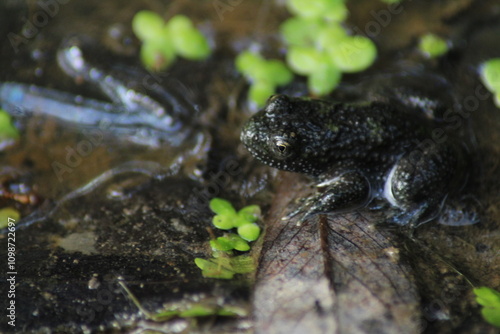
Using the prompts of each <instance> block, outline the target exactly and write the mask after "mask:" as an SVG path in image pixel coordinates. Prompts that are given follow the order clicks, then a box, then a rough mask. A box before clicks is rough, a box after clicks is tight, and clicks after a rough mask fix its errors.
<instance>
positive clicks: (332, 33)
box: [315, 22, 347, 50]
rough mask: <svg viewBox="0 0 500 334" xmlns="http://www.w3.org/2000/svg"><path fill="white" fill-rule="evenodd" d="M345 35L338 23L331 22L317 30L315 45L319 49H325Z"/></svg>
mask: <svg viewBox="0 0 500 334" xmlns="http://www.w3.org/2000/svg"><path fill="white" fill-rule="evenodd" d="M346 37H347V34H346V32H345V30H344V28H343V27H342V26H341V25H340V24H339V23H336V22H332V23H330V24H328V25H327V26H325V27H324V28H323V29H321V30H319V31H318V34H317V37H316V39H315V45H316V47H318V48H319V49H321V50H326V49H329V48H331V47H332V46H333V45H335V44H337V43H339V42H340V41H341V40H342V39H344V38H346Z"/></svg>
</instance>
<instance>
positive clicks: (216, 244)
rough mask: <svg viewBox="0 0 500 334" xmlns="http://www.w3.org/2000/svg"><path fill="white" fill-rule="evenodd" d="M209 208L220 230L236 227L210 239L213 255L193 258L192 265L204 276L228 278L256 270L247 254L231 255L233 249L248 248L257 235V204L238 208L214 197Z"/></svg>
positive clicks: (242, 250)
mask: <svg viewBox="0 0 500 334" xmlns="http://www.w3.org/2000/svg"><path fill="white" fill-rule="evenodd" d="M209 206H210V209H211V210H212V211H213V212H214V213H215V216H214V217H213V218H212V223H213V224H214V226H215V227H216V228H218V229H220V230H236V232H237V233H231V232H228V233H225V234H224V235H223V236H221V237H218V238H216V239H213V240H210V247H211V248H212V258H210V259H208V260H207V259H202V258H196V259H195V260H194V262H195V264H196V265H197V266H198V268H200V269H201V270H202V275H203V276H204V277H212V278H223V279H231V278H233V276H234V275H235V274H246V273H249V272H252V271H254V270H255V264H254V261H253V258H252V257H250V256H248V255H239V256H234V254H233V251H239V252H246V251H249V250H250V244H249V242H252V241H255V240H257V239H258V237H259V236H260V227H259V226H258V225H257V224H256V223H255V222H256V221H257V220H258V219H259V217H260V214H261V211H260V207H259V206H258V205H249V206H246V207H244V208H242V209H241V210H239V211H236V209H235V208H234V207H233V205H232V204H231V203H230V202H228V201H226V200H224V199H222V198H213V199H212V200H211V201H210V204H209Z"/></svg>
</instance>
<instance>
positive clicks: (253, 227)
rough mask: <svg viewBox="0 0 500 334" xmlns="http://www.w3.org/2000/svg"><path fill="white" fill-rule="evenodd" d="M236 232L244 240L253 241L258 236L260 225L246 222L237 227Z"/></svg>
mask: <svg viewBox="0 0 500 334" xmlns="http://www.w3.org/2000/svg"><path fill="white" fill-rule="evenodd" d="M238 234H239V235H240V237H242V238H243V239H245V240H246V241H254V240H257V239H258V238H259V235H260V227H259V226H258V225H257V224H246V225H242V226H240V227H238Z"/></svg>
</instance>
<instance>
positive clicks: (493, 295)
mask: <svg viewBox="0 0 500 334" xmlns="http://www.w3.org/2000/svg"><path fill="white" fill-rule="evenodd" d="M473 291H474V294H475V295H476V302H477V303H478V304H479V305H481V306H482V309H481V314H482V315H483V318H484V319H485V320H486V321H487V322H489V323H490V324H492V325H493V326H495V327H500V292H498V291H496V290H493V289H490V288H487V287H485V286H483V287H479V288H476V289H474V290H473Z"/></svg>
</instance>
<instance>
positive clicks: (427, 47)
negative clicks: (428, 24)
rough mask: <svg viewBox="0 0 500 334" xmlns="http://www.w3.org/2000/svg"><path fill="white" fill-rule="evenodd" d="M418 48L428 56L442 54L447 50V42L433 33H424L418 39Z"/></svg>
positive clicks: (432, 56) (433, 56)
mask: <svg viewBox="0 0 500 334" xmlns="http://www.w3.org/2000/svg"><path fill="white" fill-rule="evenodd" d="M419 49H420V51H422V53H424V54H425V55H426V56H427V57H429V58H435V57H439V56H442V55H443V54H445V53H446V52H448V44H447V43H446V41H445V40H444V39H442V38H441V37H439V36H436V35H434V34H426V35H424V36H422V38H421V39H420V44H419Z"/></svg>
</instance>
